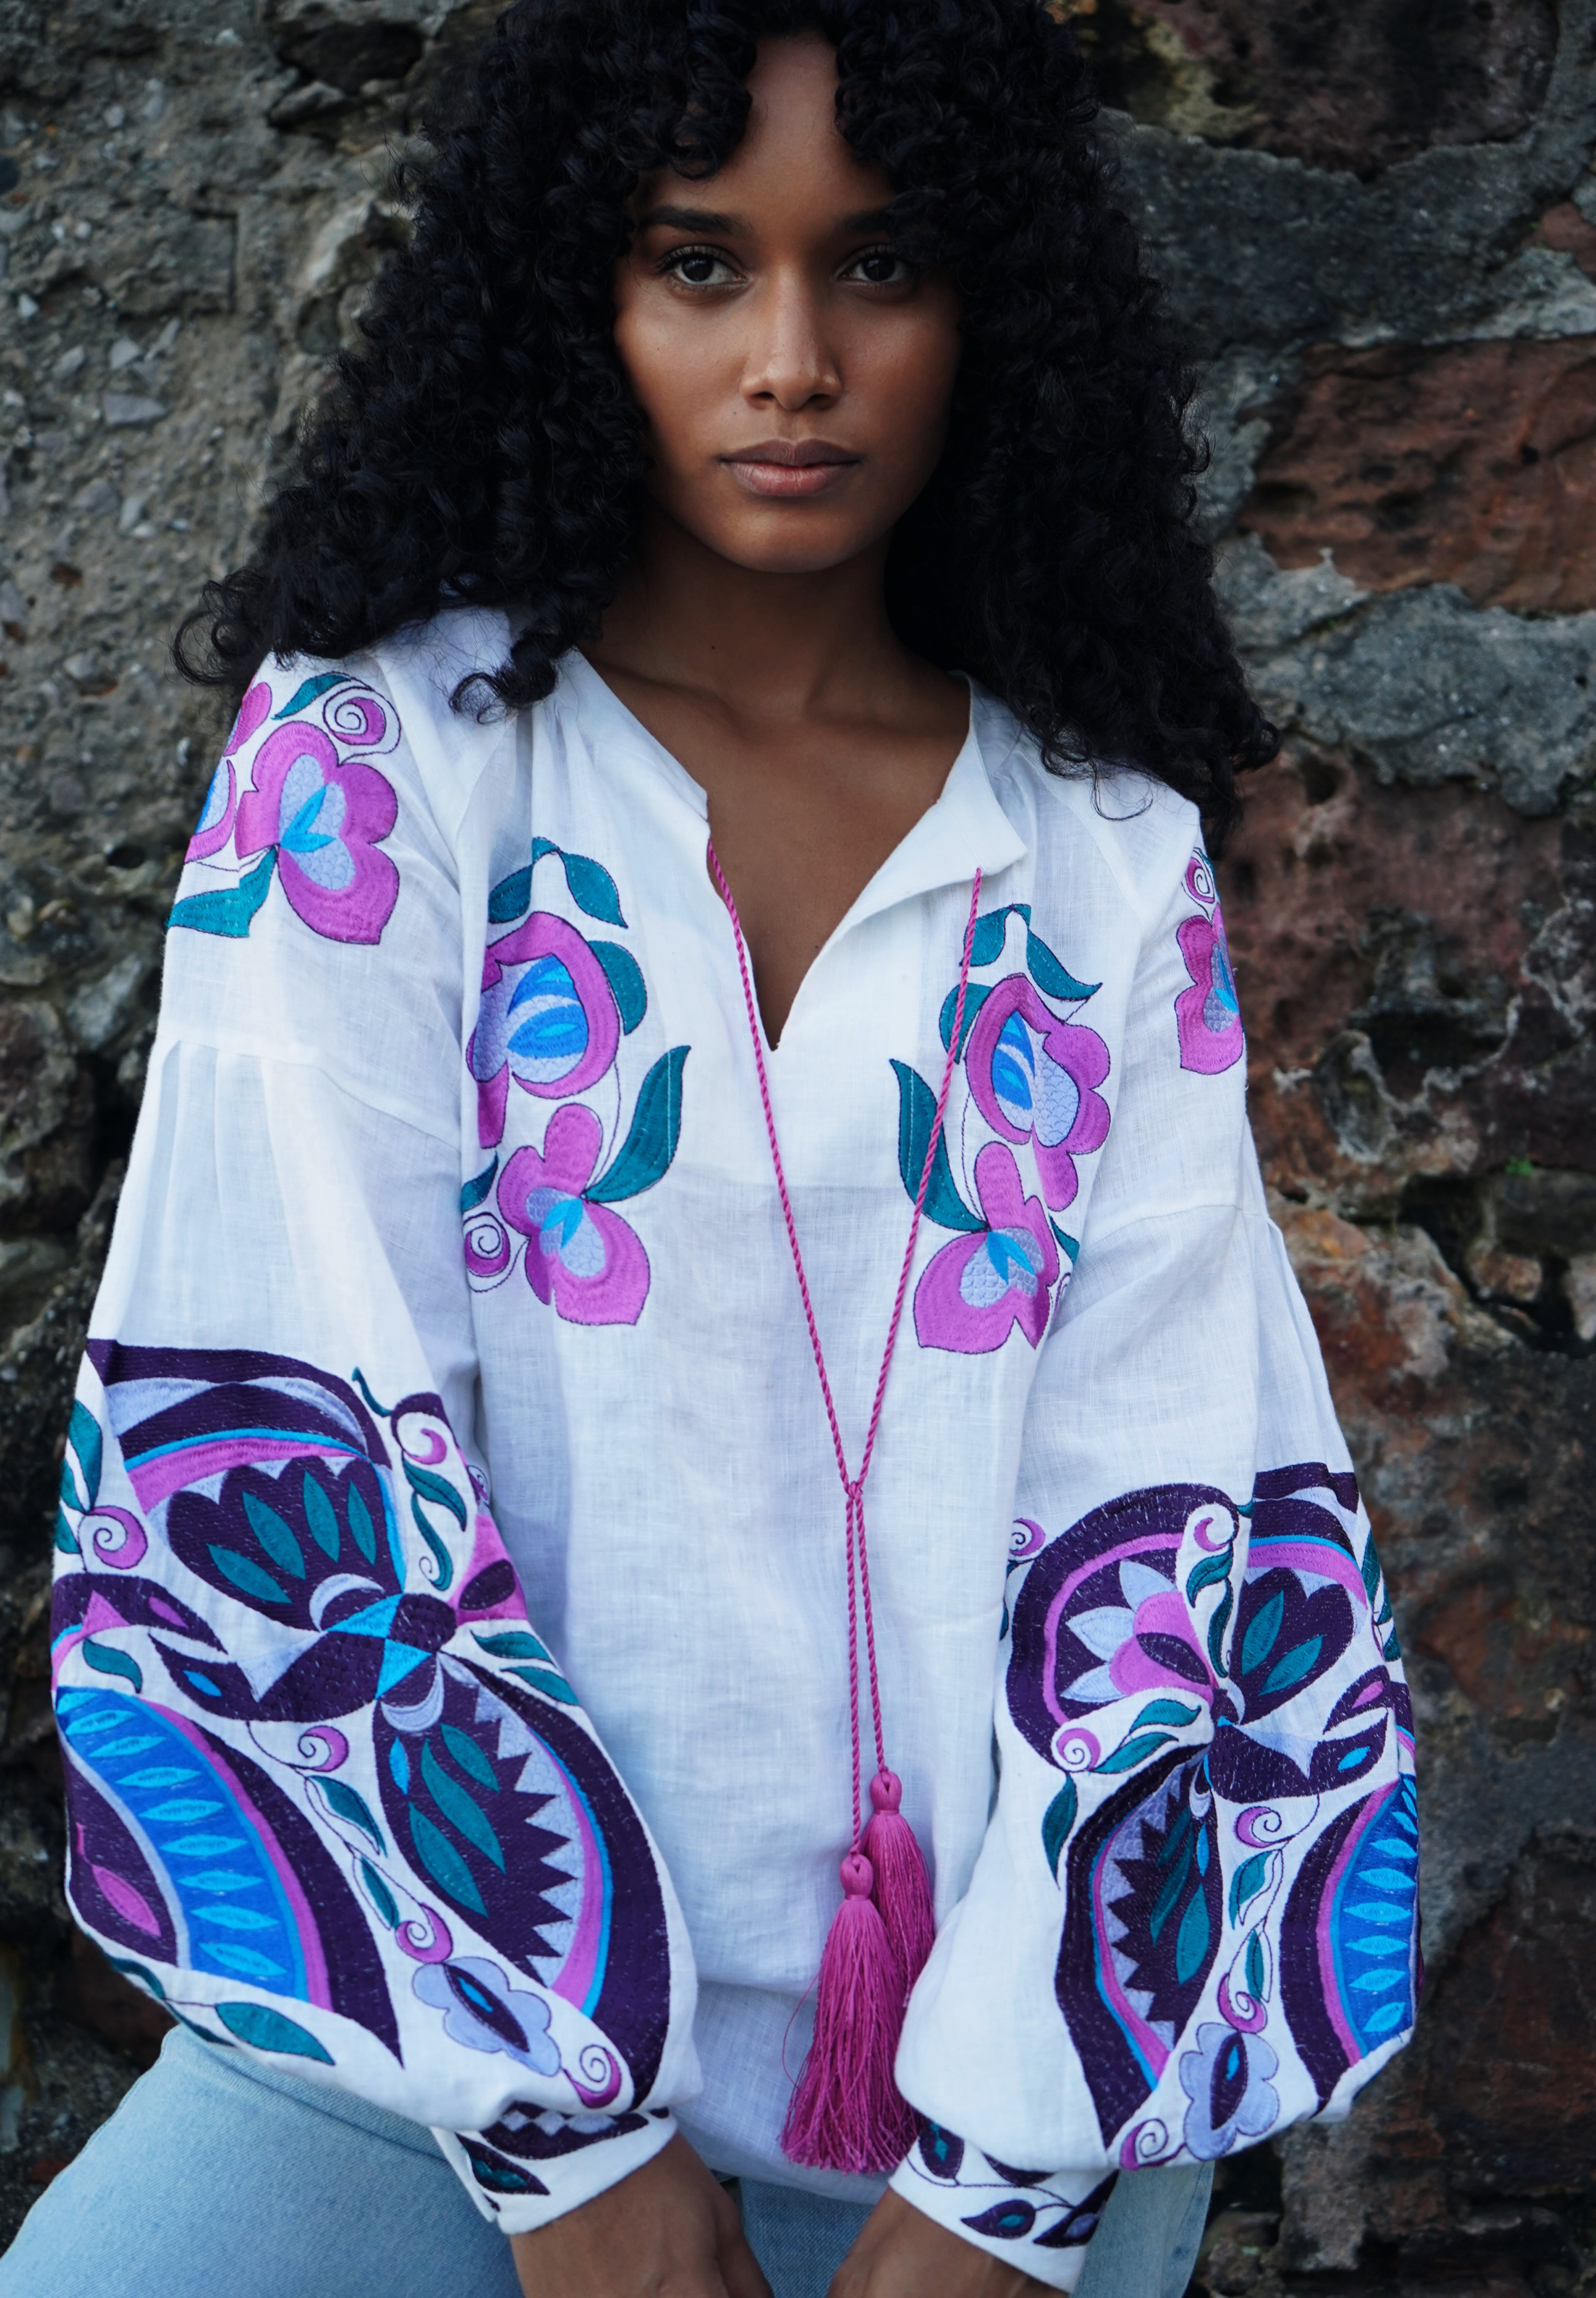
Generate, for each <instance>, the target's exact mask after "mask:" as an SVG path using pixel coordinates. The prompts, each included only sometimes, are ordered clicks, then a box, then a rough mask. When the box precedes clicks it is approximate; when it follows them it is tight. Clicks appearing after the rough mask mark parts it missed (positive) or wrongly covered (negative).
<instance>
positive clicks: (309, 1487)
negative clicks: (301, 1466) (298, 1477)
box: [303, 1469, 340, 1558]
mask: <svg viewBox="0 0 1596 2298" xmlns="http://www.w3.org/2000/svg"><path fill="white" fill-rule="evenodd" d="M303 1490H304V1502H305V1522H306V1523H307V1524H308V1525H309V1526H310V1537H311V1539H312V1540H313V1541H314V1542H316V1545H317V1547H318V1548H319V1549H320V1550H321V1552H322V1554H323V1555H324V1556H330V1557H334V1558H336V1556H337V1553H338V1544H339V1537H340V1535H339V1532H338V1512H337V1510H336V1509H335V1508H334V1506H333V1503H332V1502H331V1500H328V1498H327V1493H326V1492H325V1491H324V1490H323V1489H322V1487H321V1485H320V1484H318V1483H317V1481H316V1479H315V1477H314V1476H311V1475H310V1471H309V1469H307V1470H306V1472H305V1481H304V1487H303Z"/></svg>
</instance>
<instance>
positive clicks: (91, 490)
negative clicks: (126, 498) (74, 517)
mask: <svg viewBox="0 0 1596 2298" xmlns="http://www.w3.org/2000/svg"><path fill="white" fill-rule="evenodd" d="M120 500H121V496H120V494H119V492H117V487H116V483H115V481H114V480H112V479H90V480H89V482H88V484H87V486H82V487H79V490H78V492H77V493H76V494H75V495H74V496H73V497H72V508H73V509H74V510H75V511H80V512H81V513H82V515H83V517H85V518H101V517H103V516H104V514H105V513H106V512H107V511H108V510H114V509H115V508H116V507H117V505H118V503H119V502H120Z"/></svg>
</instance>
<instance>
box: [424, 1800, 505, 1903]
mask: <svg viewBox="0 0 1596 2298" xmlns="http://www.w3.org/2000/svg"><path fill="white" fill-rule="evenodd" d="M410 1833H411V1835H412V1837H413V1838H414V1839H415V1844H416V1855H417V1856H418V1859H419V1860H420V1862H421V1864H422V1865H423V1866H424V1867H425V1868H426V1872H427V1873H428V1874H429V1875H430V1876H431V1877H432V1878H433V1880H434V1882H436V1883H438V1884H440V1885H441V1886H442V1889H444V1890H445V1891H447V1892H448V1894H449V1896H450V1897H451V1899H453V1900H455V1901H456V1902H457V1904H458V1905H460V1906H462V1907H469V1908H470V1910H471V1913H472V1914H474V1915H485V1914H487V1909H486V1908H485V1907H484V1905H483V1903H482V1893H481V1892H480V1891H479V1890H478V1889H477V1888H476V1886H475V1883H474V1882H473V1881H471V1870H470V1869H469V1868H468V1867H467V1864H466V1863H465V1861H464V1860H463V1859H462V1858H461V1857H460V1855H459V1852H458V1851H457V1850H456V1849H455V1847H454V1846H453V1844H452V1843H451V1841H450V1840H449V1838H448V1837H447V1836H446V1835H445V1834H444V1833H443V1831H442V1828H439V1827H434V1825H433V1823H432V1821H431V1820H430V1819H428V1817H427V1815H426V1813H425V1812H424V1811H418V1810H417V1809H416V1807H415V1806H414V1805H413V1804H412V1805H411V1806H410Z"/></svg>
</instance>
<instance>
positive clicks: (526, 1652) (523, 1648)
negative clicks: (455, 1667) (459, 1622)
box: [475, 1628, 550, 1659]
mask: <svg viewBox="0 0 1596 2298" xmlns="http://www.w3.org/2000/svg"><path fill="white" fill-rule="evenodd" d="M475 1641H476V1642H477V1643H479V1644H480V1645H481V1646H482V1649H484V1651H485V1652H492V1655H493V1657H494V1658H495V1659H548V1658H549V1657H550V1654H549V1651H548V1649H547V1647H546V1646H545V1645H543V1644H541V1643H540V1642H539V1641H538V1640H537V1638H536V1637H535V1636H534V1635H532V1634H530V1633H528V1632H527V1631H526V1630H525V1628H509V1629H506V1630H505V1632H504V1633H502V1634H501V1635H492V1636H484V1635H479V1636H477V1637H476V1638H475Z"/></svg>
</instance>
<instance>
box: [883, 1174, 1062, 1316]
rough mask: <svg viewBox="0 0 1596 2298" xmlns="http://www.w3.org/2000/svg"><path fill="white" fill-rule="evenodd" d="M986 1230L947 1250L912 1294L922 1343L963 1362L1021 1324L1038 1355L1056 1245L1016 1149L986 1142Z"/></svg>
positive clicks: (982, 1195)
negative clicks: (957, 1355)
mask: <svg viewBox="0 0 1596 2298" xmlns="http://www.w3.org/2000/svg"><path fill="white" fill-rule="evenodd" d="M975 1186H976V1192H977V1194H978V1196H979V1199H980V1209H981V1213H982V1216H983V1224H982V1226H981V1227H980V1228H978V1229H976V1230H975V1231H974V1232H973V1233H972V1235H970V1236H961V1237H957V1238H955V1241H954V1243H953V1244H945V1245H944V1246H943V1247H942V1250H941V1251H940V1252H939V1253H937V1254H936V1255H935V1256H934V1258H933V1259H932V1260H931V1261H930V1264H929V1266H928V1267H927V1269H926V1271H925V1274H924V1276H923V1277H922V1278H921V1280H920V1283H919V1285H917V1286H916V1288H915V1293H914V1330H915V1332H916V1333H917V1334H918V1335H919V1336H920V1341H921V1345H922V1347H924V1348H930V1349H951V1350H955V1351H957V1352H960V1353H961V1354H963V1355H966V1356H975V1355H980V1354H984V1353H985V1352H986V1351H988V1350H989V1349H1000V1348H1001V1347H1002V1346H1003V1344H1004V1343H1005V1341H1006V1340H1007V1338H1008V1336H1009V1333H1010V1331H1011V1330H1012V1328H1013V1327H1014V1326H1015V1325H1018V1326H1019V1327H1020V1329H1021V1332H1022V1333H1023V1334H1024V1335H1025V1337H1026V1339H1027V1340H1028V1341H1029V1342H1030V1344H1031V1346H1032V1348H1033V1349H1034V1348H1035V1347H1036V1345H1037V1343H1038V1341H1039V1340H1040V1339H1041V1337H1042V1335H1043V1334H1044V1333H1045V1332H1046V1329H1047V1319H1048V1318H1049V1316H1050V1315H1051V1314H1052V1311H1053V1285H1054V1279H1055V1278H1056V1277H1057V1276H1058V1269H1059V1261H1058V1247H1057V1246H1056V1245H1055V1244H1054V1241H1053V1231H1052V1228H1051V1227H1050V1226H1049V1224H1048V1220H1047V1216H1046V1213H1045V1212H1044V1211H1043V1210H1042V1205H1041V1201H1040V1199H1039V1198H1037V1197H1028V1196H1027V1195H1026V1194H1025V1192H1024V1189H1023V1187H1022V1186H1021V1180H1020V1169H1019V1167H1018V1166H1017V1165H1016V1164H1015V1162H1014V1158H1013V1151H1012V1150H1009V1149H1005V1148H1004V1147H1003V1146H1002V1145H1000V1144H999V1143H997V1142H996V1141H988V1144H987V1145H986V1147H985V1148H984V1149H983V1150H982V1151H981V1152H980V1155H979V1156H978V1157H977V1158H976V1161H975Z"/></svg>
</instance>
